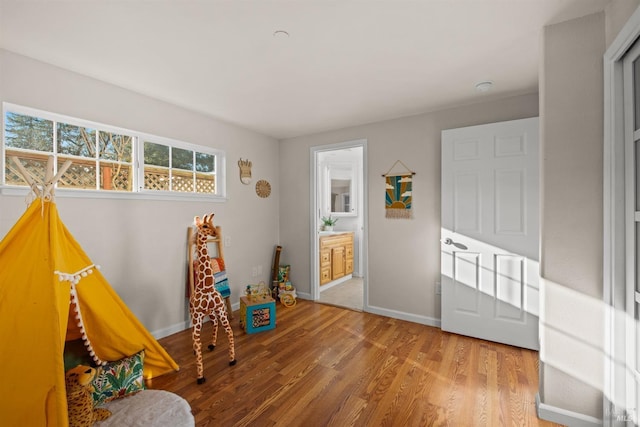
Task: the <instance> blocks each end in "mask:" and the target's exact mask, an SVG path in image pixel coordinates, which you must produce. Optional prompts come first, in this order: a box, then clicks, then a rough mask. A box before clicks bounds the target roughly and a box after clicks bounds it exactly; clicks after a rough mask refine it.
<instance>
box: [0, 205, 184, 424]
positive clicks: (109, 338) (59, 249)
mask: <svg viewBox="0 0 640 427" xmlns="http://www.w3.org/2000/svg"><path fill="white" fill-rule="evenodd" d="M72 294H73V295H74V298H75V303H76V304H77V306H78V307H79V309H80V317H81V319H82V321H81V323H82V324H81V326H82V328H81V329H83V332H84V337H83V338H85V345H89V348H90V349H92V350H93V352H94V353H95V356H94V359H95V360H97V361H116V360H120V359H122V358H124V357H127V356H131V355H133V354H135V353H137V352H139V351H140V350H142V349H144V350H145V358H144V376H145V378H152V377H154V376H158V375H162V374H164V373H167V372H170V371H172V370H178V369H179V368H178V365H177V364H176V363H175V361H174V360H173V359H172V358H171V356H169V354H168V353H167V352H166V351H165V350H164V348H163V347H162V346H161V345H160V344H159V343H158V342H157V341H156V340H155V338H153V336H152V335H151V334H150V333H149V331H147V329H146V328H145V327H144V326H143V325H142V324H141V323H140V322H139V321H138V319H137V318H136V317H135V315H134V314H133V313H132V312H131V311H130V310H129V309H128V308H127V306H126V305H125V304H124V302H123V301H122V300H121V299H120V297H118V295H117V294H116V293H115V291H114V290H113V289H112V288H111V286H110V285H109V283H108V282H107V280H106V279H105V278H104V276H103V275H102V274H101V273H100V271H99V269H98V268H96V267H95V266H94V264H93V263H92V262H91V260H90V259H89V257H88V256H87V255H86V254H85V253H84V251H83V250H82V248H81V247H80V245H79V244H78V243H77V242H76V240H75V239H74V238H73V236H72V235H71V234H70V233H69V230H67V228H66V227H65V226H64V224H63V223H62V221H61V220H60V218H59V217H58V211H57V208H56V205H55V203H54V202H53V201H52V200H51V199H50V197H49V198H48V197H43V196H41V197H39V198H37V199H36V200H34V201H33V202H32V203H31V205H30V206H29V207H28V208H27V210H26V212H25V213H24V214H23V216H22V217H21V218H20V219H19V220H18V222H17V223H16V224H15V225H14V226H13V228H12V229H11V230H10V231H9V233H8V234H7V235H6V236H5V238H4V239H3V240H2V241H1V242H0V324H1V326H0V369H1V370H2V371H1V372H2V375H1V377H2V379H1V380H0V424H1V425H7V426H25V427H26V426H67V425H68V420H67V402H66V393H65V382H64V360H63V351H64V345H65V339H66V336H67V319H68V318H69V310H70V300H71V295H72ZM74 314H75V313H74Z"/></svg>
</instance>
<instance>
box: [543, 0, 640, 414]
mask: <svg viewBox="0 0 640 427" xmlns="http://www.w3.org/2000/svg"><path fill="white" fill-rule="evenodd" d="M639 4H640V2H639V1H637V0H631V1H630V0H616V1H613V2H611V3H610V4H609V6H608V7H607V9H606V10H605V12H603V13H598V14H594V15H589V16H585V17H582V18H579V19H574V20H571V21H567V22H563V23H559V24H556V25H551V26H548V27H546V28H545V29H544V32H543V52H542V57H543V61H542V66H541V73H540V74H541V75H540V117H541V135H542V138H541V139H542V176H543V183H542V206H543V208H542V233H541V273H542V276H543V283H544V285H543V286H544V291H543V301H542V304H543V307H544V310H543V315H542V316H541V328H540V335H541V340H542V343H541V351H540V355H541V365H540V366H541V367H540V369H541V378H540V398H541V402H542V403H543V404H545V405H549V406H550V407H555V408H560V409H564V410H569V411H573V412H574V413H576V414H581V415H583V416H586V417H587V418H586V419H589V418H588V417H593V418H596V419H600V418H602V416H603V412H602V408H603V402H602V399H603V394H602V390H603V386H604V384H603V381H604V373H603V368H604V357H603V354H604V350H603V349H604V336H605V331H604V329H603V322H602V320H603V319H604V310H605V307H604V304H603V302H602V291H603V289H602V277H603V276H602V275H603V264H602V261H603V226H602V221H603V194H602V191H603V190H602V187H603V175H602V174H603V167H602V165H603V163H602V162H603V117H604V110H603V108H604V107H603V106H604V91H603V54H604V52H605V49H606V46H607V45H608V44H609V43H611V41H612V40H613V39H614V38H615V36H616V35H617V33H618V32H619V31H620V29H621V28H622V26H623V25H624V23H625V22H626V21H627V19H628V18H629V16H630V15H631V13H632V12H633V10H634V9H635V8H636V7H638V5H639Z"/></svg>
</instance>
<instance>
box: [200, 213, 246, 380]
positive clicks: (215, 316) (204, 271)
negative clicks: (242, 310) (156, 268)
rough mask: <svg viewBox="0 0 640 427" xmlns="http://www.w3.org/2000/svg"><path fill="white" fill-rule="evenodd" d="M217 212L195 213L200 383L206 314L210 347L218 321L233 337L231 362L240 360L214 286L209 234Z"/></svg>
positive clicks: (224, 311) (214, 338)
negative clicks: (211, 334) (203, 328)
mask: <svg viewBox="0 0 640 427" xmlns="http://www.w3.org/2000/svg"><path fill="white" fill-rule="evenodd" d="M213 215H214V214H210V215H205V216H204V217H203V218H202V219H200V217H195V225H196V237H195V238H196V251H197V260H198V262H197V268H196V274H195V280H194V287H193V288H194V289H193V292H192V294H191V298H190V299H189V309H190V311H191V323H192V324H193V332H192V337H193V350H194V352H195V353H196V367H197V371H198V379H197V383H198V384H202V383H204V382H205V380H206V379H205V377H204V368H203V366H202V341H201V339H200V334H201V332H202V325H203V323H204V318H205V316H209V318H210V319H211V321H212V322H213V339H212V341H211V344H209V350H213V349H214V348H215V346H216V340H217V336H218V322H220V323H221V324H222V326H223V327H224V329H225V331H226V332H227V337H228V339H229V365H230V366H233V365H235V364H236V357H235V347H234V340H233V330H232V329H231V324H230V323H229V319H228V317H227V311H226V309H225V305H224V300H223V299H222V296H221V295H220V293H219V292H218V291H217V290H216V288H215V286H214V283H215V281H214V276H213V268H212V267H211V259H210V258H209V248H208V247H207V238H208V237H209V236H216V228H215V227H214V226H213Z"/></svg>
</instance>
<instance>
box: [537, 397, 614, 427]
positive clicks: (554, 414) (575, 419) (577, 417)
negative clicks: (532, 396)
mask: <svg viewBox="0 0 640 427" xmlns="http://www.w3.org/2000/svg"><path fill="white" fill-rule="evenodd" d="M536 412H537V414H538V418H540V419H543V420H547V421H552V422H554V423H558V424H563V425H566V426H570V427H597V426H602V420H600V419H598V418H594V417H592V416H589V415H585V414H580V413H578V412H573V411H568V410H566V409H562V408H557V407H555V406H552V405H547V404H546V403H542V402H541V401H540V395H539V394H536Z"/></svg>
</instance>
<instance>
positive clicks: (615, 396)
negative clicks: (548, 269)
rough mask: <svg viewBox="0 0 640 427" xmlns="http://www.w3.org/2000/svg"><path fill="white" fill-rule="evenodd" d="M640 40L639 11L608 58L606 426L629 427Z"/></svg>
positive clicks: (605, 288) (606, 62)
mask: <svg viewBox="0 0 640 427" xmlns="http://www.w3.org/2000/svg"><path fill="white" fill-rule="evenodd" d="M639 36H640V8H638V9H637V10H636V11H635V12H634V13H633V15H631V18H629V21H627V23H626V25H625V26H624V27H623V28H622V31H620V33H619V34H618V36H617V37H616V39H615V40H614V41H613V43H611V46H609V48H608V49H607V51H606V52H605V55H604V165H603V167H604V170H603V172H604V177H603V178H604V187H603V190H604V192H603V204H604V224H603V226H604V230H603V231H604V242H603V255H604V259H603V301H604V304H605V319H604V325H605V329H604V331H605V336H604V350H605V357H604V359H605V361H604V363H605V366H604V375H605V377H604V390H603V395H604V398H603V401H604V402H603V404H604V419H603V424H604V426H618V425H626V424H625V420H624V418H625V412H624V410H625V408H626V405H627V400H628V399H629V398H630V396H628V393H627V390H626V387H627V381H626V372H625V371H626V352H627V346H626V344H627V334H628V333H629V332H631V331H628V327H627V326H628V325H627V323H626V315H625V313H626V301H627V299H628V298H627V296H626V295H625V293H626V289H625V288H626V286H625V281H626V279H625V277H626V276H625V269H626V259H625V258H626V251H625V156H624V121H623V118H624V108H623V107H624V104H623V78H622V59H623V57H624V55H625V53H626V52H627V51H628V50H629V48H630V47H631V46H632V45H633V43H634V41H635V40H636V39H637V38H638V37H639Z"/></svg>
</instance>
